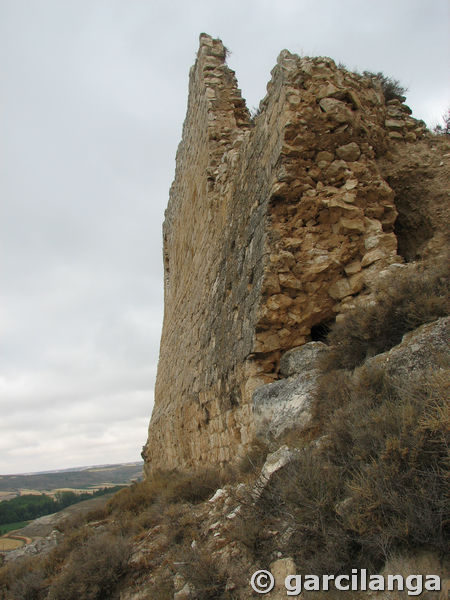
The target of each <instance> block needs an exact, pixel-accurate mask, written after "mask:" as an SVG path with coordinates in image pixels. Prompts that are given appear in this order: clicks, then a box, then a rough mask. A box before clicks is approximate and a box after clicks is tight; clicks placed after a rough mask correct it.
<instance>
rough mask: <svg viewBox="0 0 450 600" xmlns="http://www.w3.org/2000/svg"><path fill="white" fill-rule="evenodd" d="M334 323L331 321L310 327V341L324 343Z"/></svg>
mask: <svg viewBox="0 0 450 600" xmlns="http://www.w3.org/2000/svg"><path fill="white" fill-rule="evenodd" d="M333 323H334V319H332V320H331V321H323V322H322V323H318V324H317V325H313V326H312V327H311V341H312V342H326V341H327V335H328V333H329V331H330V329H331V326H332V325H333Z"/></svg>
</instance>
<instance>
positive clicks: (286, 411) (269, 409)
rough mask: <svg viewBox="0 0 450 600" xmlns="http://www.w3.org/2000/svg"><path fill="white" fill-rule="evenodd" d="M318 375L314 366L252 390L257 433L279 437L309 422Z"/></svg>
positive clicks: (265, 436) (263, 435) (266, 436)
mask: <svg viewBox="0 0 450 600" xmlns="http://www.w3.org/2000/svg"><path fill="white" fill-rule="evenodd" d="M317 378H318V371H317V370H315V369H312V370H309V371H306V372H304V373H302V374H301V375H297V376H293V377H289V378H287V379H281V380H280V381H275V382H274V383H269V384H267V385H263V386H262V387H260V388H258V389H257V390H256V391H255V392H254V394H253V415H254V422H255V431H256V434H257V435H259V436H260V437H263V438H269V439H271V438H275V439H276V438H279V437H280V436H281V435H282V434H283V433H284V432H285V431H286V430H288V429H290V428H292V427H293V426H297V427H299V426H306V425H307V424H308V423H309V422H310V419H311V414H310V410H309V409H310V406H311V401H312V397H313V393H314V390H315V386H316V383H317Z"/></svg>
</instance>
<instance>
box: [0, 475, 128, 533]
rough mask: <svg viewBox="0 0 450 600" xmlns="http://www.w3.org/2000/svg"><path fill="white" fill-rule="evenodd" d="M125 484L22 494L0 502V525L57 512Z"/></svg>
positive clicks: (120, 487)
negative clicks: (87, 490)
mask: <svg viewBox="0 0 450 600" xmlns="http://www.w3.org/2000/svg"><path fill="white" fill-rule="evenodd" d="M124 487H126V486H123V485H116V486H114V487H109V488H102V489H100V490H98V491H96V492H82V493H81V494H78V493H75V492H56V494H55V497H54V498H53V497H51V496H48V495H47V494H39V495H37V494H24V495H23V496H18V497H17V498H13V499H12V500H4V501H3V502H0V526H1V525H7V524H8V523H16V522H18V521H31V520H33V519H37V518H38V517H43V516H44V515H49V514H51V513H55V512H58V511H59V510H62V509H63V508H66V507H67V506H70V505H71V504H76V503H77V502H81V501H82V500H88V499H90V498H95V497H97V496H104V495H105V494H108V493H110V492H117V491H119V490H121V489H122V488H124Z"/></svg>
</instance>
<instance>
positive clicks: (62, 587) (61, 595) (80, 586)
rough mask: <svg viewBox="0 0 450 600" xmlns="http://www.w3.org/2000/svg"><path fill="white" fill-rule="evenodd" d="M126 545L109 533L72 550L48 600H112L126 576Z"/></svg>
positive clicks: (127, 555) (128, 550)
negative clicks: (110, 599) (106, 599)
mask: <svg viewBox="0 0 450 600" xmlns="http://www.w3.org/2000/svg"><path fill="white" fill-rule="evenodd" d="M129 554H130V544H129V542H128V541H127V540H126V539H124V538H120V537H114V536H112V535H111V534H109V533H103V534H100V535H97V536H95V537H92V538H91V539H90V540H89V541H88V542H86V543H85V544H83V545H82V546H80V547H79V548H76V549H75V550H73V552H72V554H71V556H70V559H69V561H68V563H67V564H66V566H65V567H64V569H63V570H62V572H61V574H60V576H59V577H58V578H57V579H56V581H54V583H53V584H52V585H51V587H50V591H49V595H48V599H49V600H79V599H80V598H83V600H100V599H105V598H111V597H112V594H113V593H114V591H115V589H116V587H117V584H118V582H119V580H120V578H121V577H122V576H123V574H124V573H125V569H126V565H127V561H128V557H129Z"/></svg>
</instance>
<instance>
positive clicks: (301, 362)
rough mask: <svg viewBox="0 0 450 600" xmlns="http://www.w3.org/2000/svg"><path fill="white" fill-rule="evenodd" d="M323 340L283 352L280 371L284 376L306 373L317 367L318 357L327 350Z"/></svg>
mask: <svg viewBox="0 0 450 600" xmlns="http://www.w3.org/2000/svg"><path fill="white" fill-rule="evenodd" d="M327 348H328V347H327V346H326V344H324V343H322V342H309V343H308V344H305V345H304V346H300V347H299V348H292V350H288V351H287V352H285V353H284V354H283V356H282V357H281V361H280V373H281V375H283V376H284V377H290V376H291V375H297V374H300V373H304V372H305V371H311V370H312V369H315V368H316V363H317V359H318V358H319V356H320V355H321V354H323V352H326V350H327Z"/></svg>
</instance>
